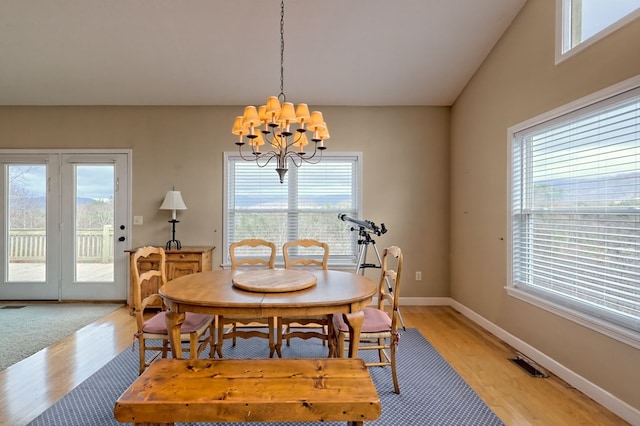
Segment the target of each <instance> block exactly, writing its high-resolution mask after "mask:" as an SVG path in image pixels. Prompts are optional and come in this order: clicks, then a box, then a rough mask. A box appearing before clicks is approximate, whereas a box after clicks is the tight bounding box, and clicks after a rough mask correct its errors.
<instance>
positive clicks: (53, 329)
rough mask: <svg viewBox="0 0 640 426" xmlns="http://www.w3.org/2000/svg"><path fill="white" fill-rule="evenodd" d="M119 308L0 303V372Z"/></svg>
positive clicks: (67, 304)
mask: <svg viewBox="0 0 640 426" xmlns="http://www.w3.org/2000/svg"><path fill="white" fill-rule="evenodd" d="M120 307H122V304H115V303H105V304H103V303H34V304H28V303H24V304H16V303H11V304H1V303H0V324H1V325H0V327H1V329H2V336H1V337H0V339H1V340H2V345H0V370H4V369H5V368H7V367H9V366H10V365H12V364H15V363H16V362H18V361H20V360H23V359H25V358H27V357H28V356H31V355H33V354H34V353H36V352H38V351H39V350H41V349H44V348H46V347H47V346H50V345H51V344H53V343H55V342H57V341H58V340H60V339H62V338H63V337H65V336H68V335H69V334H71V333H73V332H74V331H76V330H79V329H80V328H82V327H84V326H85V325H87V324H91V323H92V322H94V321H96V320H98V319H100V318H102V317H103V316H105V315H107V314H109V313H111V312H113V311H115V310H116V309H118V308H120Z"/></svg>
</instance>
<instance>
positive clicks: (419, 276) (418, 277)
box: [416, 271, 422, 281]
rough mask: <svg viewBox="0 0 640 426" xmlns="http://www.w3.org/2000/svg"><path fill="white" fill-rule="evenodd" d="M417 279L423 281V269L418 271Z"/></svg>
mask: <svg viewBox="0 0 640 426" xmlns="http://www.w3.org/2000/svg"><path fill="white" fill-rule="evenodd" d="M416 281H422V271H416Z"/></svg>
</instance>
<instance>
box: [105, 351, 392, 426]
mask: <svg viewBox="0 0 640 426" xmlns="http://www.w3.org/2000/svg"><path fill="white" fill-rule="evenodd" d="M380 412H381V405H380V399H379V398H378V393H377V391H376V388H375V386H374V384H373V381H372V380H371V376H370V375H369V371H368V370H367V367H366V366H365V365H364V361H363V360H362V359H352V358H327V359H325V358H321V359H316V358H308V359H172V358H165V359H159V360H157V361H155V362H154V363H152V364H151V366H150V367H148V368H147V369H146V370H145V372H144V373H143V374H142V375H141V376H140V377H139V378H138V379H137V380H136V381H135V382H134V383H133V384H132V385H131V386H129V388H128V389H127V390H126V391H125V392H124V393H123V394H122V395H121V396H120V398H119V399H118V401H116V404H115V408H114V414H115V418H116V419H117V420H118V421H119V422H123V423H127V422H128V423H134V424H136V425H145V426H152V425H153V426H156V425H157V426H160V425H165V426H168V425H173V424H174V422H276V421H284V422H322V421H346V422H347V424H348V425H349V426H363V425H364V421H365V420H367V421H368V420H375V419H377V418H378V417H379V416H380Z"/></svg>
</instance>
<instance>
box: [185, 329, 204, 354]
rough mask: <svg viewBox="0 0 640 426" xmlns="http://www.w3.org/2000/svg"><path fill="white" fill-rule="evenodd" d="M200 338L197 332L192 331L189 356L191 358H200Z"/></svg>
mask: <svg viewBox="0 0 640 426" xmlns="http://www.w3.org/2000/svg"><path fill="white" fill-rule="evenodd" d="M199 340H200V339H199V338H198V334H197V333H191V334H190V335H189V358H191V359H195V358H199V357H198V343H200V342H199ZM183 358H184V357H183Z"/></svg>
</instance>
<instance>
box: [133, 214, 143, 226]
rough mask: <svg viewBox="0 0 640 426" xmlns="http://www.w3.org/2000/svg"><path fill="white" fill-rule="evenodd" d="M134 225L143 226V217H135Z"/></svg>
mask: <svg viewBox="0 0 640 426" xmlns="http://www.w3.org/2000/svg"><path fill="white" fill-rule="evenodd" d="M133 224H134V225H142V216H134V217H133Z"/></svg>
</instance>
